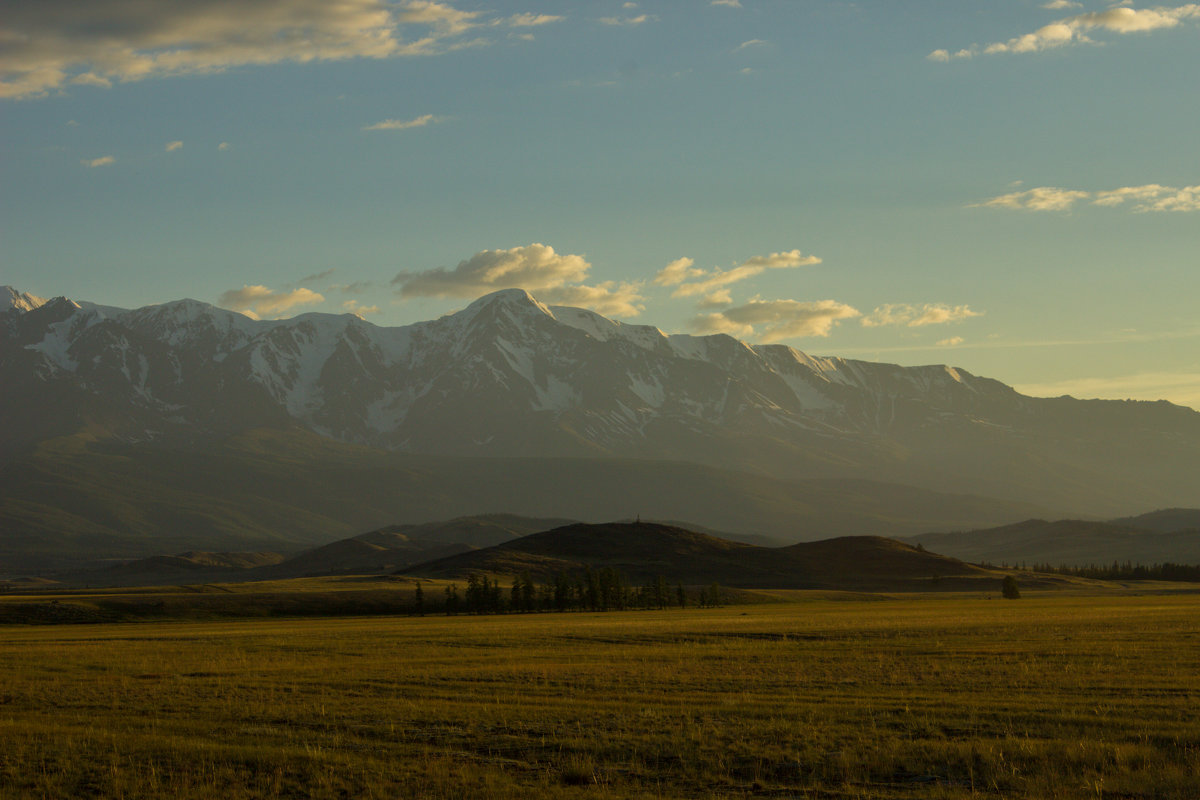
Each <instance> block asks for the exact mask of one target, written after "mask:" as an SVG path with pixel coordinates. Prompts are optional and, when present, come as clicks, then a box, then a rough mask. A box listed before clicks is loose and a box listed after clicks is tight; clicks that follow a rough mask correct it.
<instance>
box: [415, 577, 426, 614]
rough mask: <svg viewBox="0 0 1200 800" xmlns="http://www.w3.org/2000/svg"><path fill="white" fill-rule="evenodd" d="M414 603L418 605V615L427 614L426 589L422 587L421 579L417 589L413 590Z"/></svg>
mask: <svg viewBox="0 0 1200 800" xmlns="http://www.w3.org/2000/svg"><path fill="white" fill-rule="evenodd" d="M413 605H414V606H416V609H417V615H418V616H422V617H423V616H425V590H424V589H422V588H421V582H420V581H417V590H416V591H415V592H413Z"/></svg>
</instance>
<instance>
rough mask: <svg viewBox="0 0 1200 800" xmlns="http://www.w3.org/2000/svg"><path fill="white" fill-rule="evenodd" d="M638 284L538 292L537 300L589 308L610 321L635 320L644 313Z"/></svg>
mask: <svg viewBox="0 0 1200 800" xmlns="http://www.w3.org/2000/svg"><path fill="white" fill-rule="evenodd" d="M639 289H641V284H640V283H620V284H618V283H615V282H613V281H605V282H603V283H600V284H597V285H595V286H559V287H556V288H553V289H539V290H538V292H537V297H538V299H539V300H541V301H543V302H546V303H549V304H550V305H556V306H575V307H578V308H590V309H591V310H592V311H595V312H596V313H597V314H603V315H605V316H609V317H636V316H637V315H638V314H640V313H642V312H643V311H645V310H646V307H645V306H644V305H642V304H641V301H642V300H644V299H645V298H644V297H642V296H641V295H640V294H638V290H639Z"/></svg>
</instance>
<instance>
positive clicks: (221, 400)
mask: <svg viewBox="0 0 1200 800" xmlns="http://www.w3.org/2000/svg"><path fill="white" fill-rule="evenodd" d="M297 428H298V429H304V430H306V431H308V432H310V433H313V434H315V435H317V436H320V437H325V438H327V439H330V440H334V441H338V442H341V443H343V444H346V445H349V446H354V447H366V448H368V449H370V450H384V451H390V452H395V453H401V454H406V455H412V456H418V457H422V458H426V457H428V458H445V457H455V458H532V459H545V458H594V459H603V460H609V459H618V460H652V461H656V462H685V463H695V464H702V465H705V466H709V467H716V468H719V469H724V470H734V471H738V472H747V473H755V474H759V475H762V476H764V477H767V478H773V479H781V480H785V481H793V480H799V481H811V480H819V479H830V480H840V481H845V480H867V481H872V482H875V483H876V484H903V485H908V486H914V487H917V488H920V489H924V490H932V491H938V492H945V493H950V494H959V495H964V494H969V495H977V496H989V497H995V498H1001V499H1003V500H1005V501H1010V502H1013V503H1015V504H1017V505H1020V504H1024V505H1026V506H1037V507H1040V508H1042V509H1044V510H1046V509H1049V510H1052V511H1053V512H1054V513H1058V514H1070V513H1074V514H1086V515H1094V516H1097V517H1103V516H1109V517H1111V516H1117V515H1121V514H1130V513H1135V512H1139V511H1142V510H1144V509H1145V508H1162V507H1169V506H1193V505H1200V496H1197V495H1200V485H1197V482H1196V481H1195V480H1194V477H1192V476H1194V475H1196V474H1200V413H1197V412H1195V411H1193V410H1191V409H1187V408H1184V407H1180V406H1173V405H1171V404H1169V403H1166V402H1157V403H1147V402H1133V401H1082V400H1075V399H1073V398H1031V397H1026V396H1024V395H1021V394H1019V393H1018V392H1016V391H1015V390H1014V389H1012V388H1011V387H1008V386H1006V385H1004V384H1002V383H1000V382H999V381H995V380H992V379H990V378H985V377H978V376H975V375H972V374H971V373H970V372H968V371H966V370H964V369H962V368H959V367H951V366H947V365H934V366H923V367H900V366H897V365H894V364H883V363H873V362H866V361H855V360H850V359H840V358H832V357H819V356H812V355H808V354H806V353H803V352H801V351H798V350H795V349H793V348H790V347H787V346H785V345H749V344H747V343H745V342H740V341H738V340H736V339H734V338H732V337H730V336H727V335H724V334H715V335H711V336H690V335H687V334H673V335H667V334H665V333H663V332H662V331H661V330H659V329H657V328H654V327H653V326H649V325H630V324H626V323H622V322H617V321H614V320H609V319H607V318H605V317H603V316H601V315H599V314H596V313H595V312H591V311H587V310H584V309H574V308H569V307H563V306H547V305H545V304H542V303H540V302H538V301H537V300H536V298H534V297H533V296H532V295H530V294H529V293H528V292H526V291H524V290H519V289H512V290H503V291H501V292H497V293H493V294H491V295H487V296H484V297H482V298H479V299H477V300H475V301H474V302H472V303H471V304H469V305H468V306H467V307H466V308H464V309H463V310H461V311H459V312H456V313H453V314H448V315H446V316H443V317H441V318H439V319H436V320H431V321H428V322H420V323H414V324H412V325H408V326H403V327H398V328H383V327H379V326H376V325H373V324H372V323H370V322H367V321H365V320H362V319H360V318H358V317H355V316H354V315H349V314H341V315H331V314H319V313H310V314H302V315H300V316H297V317H294V318H291V319H284V320H252V319H250V318H249V317H246V316H244V315H242V314H238V313H236V312H231V311H226V310H223V309H219V308H216V307H215V306H211V305H208V304H205V303H202V302H198V301H195V300H183V301H174V302H171V303H164V304H161V305H157V306H146V307H143V308H140V309H133V310H123V309H116V308H113V307H110V306H101V305H97V304H93V303H88V302H78V303H77V302H74V301H71V300H67V299H66V298H54V299H51V300H49V301H46V302H45V303H42V304H40V305H37V306H36V307H33V308H30V309H27V310H23V309H19V308H17V307H16V306H13V307H11V308H9V309H7V310H4V311H0V464H3V463H16V462H17V461H19V460H20V459H28V458H30V457H31V456H32V454H33V453H34V452H36V450H37V448H38V447H39V446H40V443H44V442H47V441H53V440H56V439H62V438H63V437H72V436H76V435H79V434H81V433H82V434H85V435H87V436H90V437H93V438H94V439H95V441H96V442H97V443H101V442H117V443H122V444H124V445H133V444H145V445H148V446H151V447H154V446H169V447H174V448H176V449H177V450H178V451H180V452H183V451H192V452H203V451H204V450H205V449H206V448H211V447H213V446H216V445H217V443H220V442H223V441H229V440H232V439H236V437H238V436H241V435H243V434H245V433H246V432H248V431H255V430H263V429H272V430H278V431H288V430H292V429H297ZM495 508H496V507H493V509H491V510H495ZM456 510H462V509H456ZM470 510H472V511H478V510H482V509H470ZM526 510H528V509H526ZM614 511H615V513H613V512H614ZM684 512H685V513H680V514H675V513H674V512H672V515H674V516H679V517H681V518H692V517H693V516H694V515H690V514H687V513H686V509H685V510H684ZM556 513H562V514H564V515H565V516H577V515H576V514H574V513H573V512H571V511H570V510H569V509H565V510H562V511H558V512H556ZM437 516H446V514H445V513H443V514H438V515H437ZM607 516H609V518H612V517H619V516H627V514H622V513H621V510H619V509H616V510H612V511H610V513H609V514H608V515H607ZM401 519H403V517H401ZM991 521H992V520H979V521H978V522H979V523H982V524H986V523H987V522H991ZM697 522H700V523H706V522H708V520H704V519H699V520H697ZM717 527H728V526H727V525H726V524H721V525H718V526H717Z"/></svg>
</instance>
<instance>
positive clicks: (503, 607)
mask: <svg viewBox="0 0 1200 800" xmlns="http://www.w3.org/2000/svg"><path fill="white" fill-rule="evenodd" d="M689 602H695V603H696V604H697V605H698V606H699V607H701V608H711V607H715V606H719V605H721V587H720V585H719V584H717V583H713V584H712V585H710V586H706V587H703V588H701V589H700V590H699V591H698V592H695V591H689V590H688V589H687V588H685V587H684V585H683V584H682V583H678V582H677V583H676V584H675V585H674V586H671V585H670V583H669V582H668V581H667V579H666V577H665V576H662V575H659V576H657V577H656V578H655V579H654V580H652V581H649V582H648V583H645V584H643V585H640V586H635V585H634V584H633V583H632V582H631V581H629V579H628V578H626V577H625V576H624V575H623V574H621V573H620V572H619V571H617V570H615V569H613V568H611V567H602V568H600V569H597V570H591V569H588V570H585V571H584V572H583V573H581V574H576V575H570V574H566V573H558V574H556V575H554V577H553V578H552V579H551V580H550V581H549V582H546V583H536V582H534V580H533V579H532V578H531V577H530V576H529V573H527V572H524V573H521V574H520V575H517V576H516V577H514V578H513V579H512V583H511V584H509V585H508V586H504V585H502V584H501V582H500V580H499V579H494V578H489V577H488V576H487V575H484V574H482V573H477V572H473V573H471V574H469V575H468V576H467V585H466V587H465V588H463V589H462V590H461V591H460V589H459V586H458V584H457V583H452V584H450V585H449V586H446V587H445V588H444V589H443V590H442V592H441V596H440V597H434V598H430V597H429V596H427V595H426V593H425V590H424V588H423V587H422V586H421V584H420V582H418V583H417V587H416V591H415V592H414V596H413V611H414V613H417V614H425V613H427V612H428V613H436V612H442V613H445V614H449V615H453V614H522V613H534V612H549V611H558V612H566V611H628V610H633V609H652V608H658V609H666V608H671V607H675V606H678V607H679V608H686V607H687V606H688V603H689Z"/></svg>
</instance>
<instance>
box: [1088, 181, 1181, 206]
mask: <svg viewBox="0 0 1200 800" xmlns="http://www.w3.org/2000/svg"><path fill="white" fill-rule="evenodd" d="M1127 201H1129V202H1130V203H1131V205H1132V207H1133V210H1134V211H1137V212H1142V213H1145V212H1148V211H1200V185H1196V186H1184V187H1183V188H1176V187H1174V186H1161V185H1159V184H1157V183H1150V184H1146V185H1145V186H1125V187H1122V188H1120V189H1111V190H1109V191H1105V192H1096V199H1095V200H1093V201H1092V203H1093V205H1097V206H1107V207H1113V206H1119V205H1122V204H1124V203H1125V202H1127Z"/></svg>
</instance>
